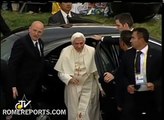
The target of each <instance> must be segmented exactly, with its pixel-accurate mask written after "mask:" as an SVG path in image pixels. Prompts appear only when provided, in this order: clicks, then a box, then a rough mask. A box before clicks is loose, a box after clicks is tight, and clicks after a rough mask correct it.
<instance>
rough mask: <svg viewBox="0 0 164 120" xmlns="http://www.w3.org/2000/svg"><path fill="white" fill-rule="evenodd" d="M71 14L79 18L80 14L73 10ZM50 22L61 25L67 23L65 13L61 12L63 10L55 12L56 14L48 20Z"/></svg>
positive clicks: (50, 23)
mask: <svg viewBox="0 0 164 120" xmlns="http://www.w3.org/2000/svg"><path fill="white" fill-rule="evenodd" d="M71 16H72V17H75V18H78V17H79V15H78V14H76V13H73V12H71ZM48 24H49V25H61V24H66V23H65V21H64V18H63V15H62V13H61V11H58V12H57V13H55V14H54V15H52V16H51V17H50V18H49V20H48Z"/></svg>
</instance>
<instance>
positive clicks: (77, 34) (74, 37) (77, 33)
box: [71, 32, 86, 43]
mask: <svg viewBox="0 0 164 120" xmlns="http://www.w3.org/2000/svg"><path fill="white" fill-rule="evenodd" d="M80 37H82V38H83V40H84V42H85V41H86V38H85V36H84V34H83V33H81V32H76V33H74V34H73V35H72V37H71V42H72V43H73V42H74V40H75V39H76V38H80Z"/></svg>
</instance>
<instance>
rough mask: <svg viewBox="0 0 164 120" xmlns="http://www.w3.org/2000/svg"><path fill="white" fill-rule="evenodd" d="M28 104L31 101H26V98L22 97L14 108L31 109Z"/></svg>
mask: <svg viewBox="0 0 164 120" xmlns="http://www.w3.org/2000/svg"><path fill="white" fill-rule="evenodd" d="M30 103H31V100H27V99H26V96H25V95H24V96H23V98H22V100H18V103H16V104H15V108H16V109H19V110H21V109H23V108H27V107H29V108H31V104H30Z"/></svg>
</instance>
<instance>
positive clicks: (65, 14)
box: [61, 10, 72, 17]
mask: <svg viewBox="0 0 164 120" xmlns="http://www.w3.org/2000/svg"><path fill="white" fill-rule="evenodd" d="M61 13H62V15H63V16H64V17H67V15H69V17H72V16H71V12H69V13H68V14H67V13H65V12H64V11H63V10H61Z"/></svg>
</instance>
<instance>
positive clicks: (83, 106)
mask: <svg viewBox="0 0 164 120" xmlns="http://www.w3.org/2000/svg"><path fill="white" fill-rule="evenodd" d="M85 40H86V39H85V36H84V35H83V34H82V33H80V32H76V33H74V34H73V35H72V37H71V42H72V45H69V46H67V47H66V48H64V49H63V50H62V52H61V54H60V57H59V60H58V61H57V63H56V65H55V67H54V69H55V70H57V71H58V76H59V78H60V79H61V80H62V81H63V82H64V83H65V96H64V97H65V104H66V106H67V109H68V120H101V114H100V104H99V92H100V91H103V90H102V88H101V85H100V84H99V82H98V78H99V76H98V72H97V68H96V65H95V60H94V54H95V49H94V48H93V47H91V46H88V45H86V44H85Z"/></svg>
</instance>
